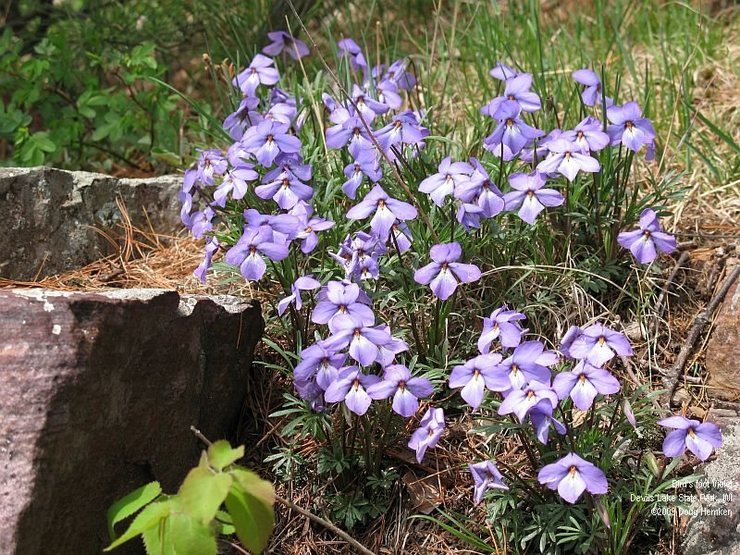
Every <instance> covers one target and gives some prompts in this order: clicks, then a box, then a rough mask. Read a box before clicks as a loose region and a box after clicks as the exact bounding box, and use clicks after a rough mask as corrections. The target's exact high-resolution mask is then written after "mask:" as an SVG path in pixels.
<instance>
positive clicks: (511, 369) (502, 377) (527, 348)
mask: <svg viewBox="0 0 740 555" xmlns="http://www.w3.org/2000/svg"><path fill="white" fill-rule="evenodd" d="M558 360H559V359H558V355H557V353H555V351H546V350H545V345H544V344H543V343H542V342H540V341H525V342H524V343H520V344H519V345H518V346H517V347H516V348H515V349H514V352H513V353H512V354H511V356H510V357H509V358H507V359H505V360H503V361H502V362H501V363H500V364H499V365H498V366H497V367H496V369H495V370H494V371H493V372H491V376H490V379H489V382H488V383H489V384H490V385H489V389H491V390H492V391H502V392H506V391H508V390H509V389H522V388H523V387H524V386H525V385H526V384H527V383H528V382H531V381H537V382H540V383H550V379H551V374H550V369H549V367H550V366H553V365H555V364H557V363H558Z"/></svg>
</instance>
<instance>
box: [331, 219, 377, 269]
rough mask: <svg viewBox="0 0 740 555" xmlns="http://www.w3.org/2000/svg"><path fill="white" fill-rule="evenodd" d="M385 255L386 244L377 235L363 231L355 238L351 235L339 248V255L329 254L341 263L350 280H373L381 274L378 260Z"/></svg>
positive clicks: (356, 234)
mask: <svg viewBox="0 0 740 555" xmlns="http://www.w3.org/2000/svg"><path fill="white" fill-rule="evenodd" d="M384 253H385V247H384V244H383V243H381V242H380V241H379V239H378V236H377V235H369V234H367V233H365V232H363V231H358V232H357V233H355V235H354V237H350V236H349V235H348V236H347V237H346V238H345V240H344V241H343V242H342V244H341V245H340V246H339V253H337V254H335V253H331V252H330V253H329V256H331V257H332V258H333V259H334V260H336V261H337V262H339V263H340V264H341V265H342V267H343V268H344V271H345V273H346V276H347V277H348V278H350V277H351V278H352V279H354V280H357V279H371V278H377V277H378V275H379V274H380V268H379V267H378V258H379V257H380V255H381V254H384Z"/></svg>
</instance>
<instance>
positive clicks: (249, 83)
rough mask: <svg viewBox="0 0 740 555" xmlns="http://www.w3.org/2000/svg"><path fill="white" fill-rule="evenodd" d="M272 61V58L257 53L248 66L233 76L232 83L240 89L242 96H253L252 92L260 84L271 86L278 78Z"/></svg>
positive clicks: (278, 75)
mask: <svg viewBox="0 0 740 555" xmlns="http://www.w3.org/2000/svg"><path fill="white" fill-rule="evenodd" d="M274 63H275V61H274V60H273V59H272V58H268V57H267V56H263V55H262V54H257V55H256V56H255V57H254V58H253V59H252V62H251V63H250V64H249V67H247V68H246V69H244V70H243V71H242V72H241V73H239V74H238V75H237V76H236V77H234V79H233V80H232V83H233V85H234V86H235V87H238V88H239V89H241V91H242V93H243V94H244V96H255V94H254V93H255V91H256V90H257V87H258V86H259V85H260V84H262V85H267V86H272V85H274V84H276V83H277V82H278V81H279V80H280V74H279V73H278V70H277V69H275V67H274V66H273V64H274Z"/></svg>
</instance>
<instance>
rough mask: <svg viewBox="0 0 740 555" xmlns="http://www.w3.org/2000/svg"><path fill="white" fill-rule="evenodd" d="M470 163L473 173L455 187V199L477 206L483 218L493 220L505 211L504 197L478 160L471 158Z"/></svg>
mask: <svg viewBox="0 0 740 555" xmlns="http://www.w3.org/2000/svg"><path fill="white" fill-rule="evenodd" d="M470 163H471V164H472V166H473V172H472V173H471V174H470V176H469V177H467V178H463V180H462V181H460V182H459V183H458V185H457V187H455V198H457V199H460V200H461V201H462V202H464V203H473V204H477V205H478V207H480V209H481V215H482V216H484V217H486V218H492V217H493V216H496V215H497V214H499V213H501V212H502V211H503V209H504V199H503V196H504V195H503V193H502V192H501V191H500V190H499V188H498V187H496V184H495V183H494V182H493V181H492V180H491V177H490V176H489V175H488V172H487V171H486V169H485V168H484V167H483V166H482V165H481V163H480V162H479V161H478V160H477V159H475V158H471V159H470Z"/></svg>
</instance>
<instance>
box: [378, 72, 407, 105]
mask: <svg viewBox="0 0 740 555" xmlns="http://www.w3.org/2000/svg"><path fill="white" fill-rule="evenodd" d="M375 89H376V90H377V91H378V102H380V103H381V104H385V105H386V106H388V107H389V108H390V109H391V110H398V109H399V108H400V107H401V105H402V104H403V99H402V98H401V95H400V94H399V93H398V85H397V84H396V83H394V82H393V81H391V80H390V79H383V80H382V81H380V82H378V84H377V85H376V86H375Z"/></svg>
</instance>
